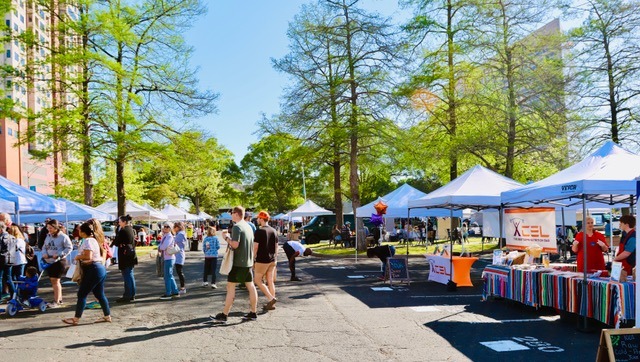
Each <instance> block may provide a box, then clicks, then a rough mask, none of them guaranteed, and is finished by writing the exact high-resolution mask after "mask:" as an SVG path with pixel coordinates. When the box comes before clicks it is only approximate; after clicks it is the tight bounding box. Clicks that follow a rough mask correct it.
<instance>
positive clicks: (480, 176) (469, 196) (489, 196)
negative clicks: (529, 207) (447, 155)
mask: <svg viewBox="0 0 640 362" xmlns="http://www.w3.org/2000/svg"><path fill="white" fill-rule="evenodd" d="M520 186H522V184H521V183H519V182H517V181H514V180H512V179H510V178H508V177H505V176H502V175H500V174H498V173H495V172H493V171H491V170H489V169H487V168H485V167H482V166H480V165H476V166H474V167H472V168H470V169H468V170H467V171H465V172H464V173H463V174H462V175H460V176H458V177H457V178H456V179H455V180H452V181H451V182H449V183H448V184H446V185H444V186H442V187H440V188H439V189H437V190H435V191H433V192H430V193H429V194H428V195H426V196H424V197H422V198H420V199H417V200H412V201H409V208H420V207H424V208H436V207H437V208H448V209H449V210H451V213H453V210H461V209H466V208H471V209H476V210H481V209H488V208H500V207H501V202H500V194H501V193H502V192H504V191H507V190H512V189H514V188H517V187H520ZM451 230H452V231H453V218H452V224H451ZM450 239H451V244H450V248H451V252H450V253H449V255H450V258H449V259H450V260H449V263H450V270H453V266H452V264H453V237H451V238H450ZM449 283H450V285H455V284H453V280H450V281H449Z"/></svg>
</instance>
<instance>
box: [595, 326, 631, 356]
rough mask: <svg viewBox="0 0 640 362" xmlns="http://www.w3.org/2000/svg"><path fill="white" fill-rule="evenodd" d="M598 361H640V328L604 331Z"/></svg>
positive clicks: (601, 336) (601, 335)
mask: <svg viewBox="0 0 640 362" xmlns="http://www.w3.org/2000/svg"><path fill="white" fill-rule="evenodd" d="M596 361H598V362H601V361H602V362H604V361H611V362H613V361H618V362H622V361H640V328H625V329H603V330H602V333H601V334H600V346H599V347H598V356H597V357H596Z"/></svg>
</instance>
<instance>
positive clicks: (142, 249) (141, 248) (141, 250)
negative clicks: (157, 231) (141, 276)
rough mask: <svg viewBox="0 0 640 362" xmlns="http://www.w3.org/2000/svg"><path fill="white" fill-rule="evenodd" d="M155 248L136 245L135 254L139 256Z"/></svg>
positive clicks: (147, 253) (145, 254)
mask: <svg viewBox="0 0 640 362" xmlns="http://www.w3.org/2000/svg"><path fill="white" fill-rule="evenodd" d="M157 249H158V247H157V246H136V255H137V256H138V258H141V257H143V256H147V255H149V254H151V253H152V252H155V251H156V250H157Z"/></svg>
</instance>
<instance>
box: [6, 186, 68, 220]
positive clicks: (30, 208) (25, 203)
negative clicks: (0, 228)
mask: <svg viewBox="0 0 640 362" xmlns="http://www.w3.org/2000/svg"><path fill="white" fill-rule="evenodd" d="M0 199H2V200H5V201H9V202H13V203H14V205H15V215H16V223H18V224H19V223H20V222H21V220H20V215H22V214H34V213H46V212H55V213H64V212H65V211H66V209H67V208H66V206H65V204H64V202H62V201H58V200H56V199H52V198H50V197H47V196H45V195H43V194H40V193H37V192H35V191H31V190H29V189H28V188H26V187H24V186H20V185H18V184H17V183H15V182H13V181H10V180H8V179H7V178H5V177H2V176H0Z"/></svg>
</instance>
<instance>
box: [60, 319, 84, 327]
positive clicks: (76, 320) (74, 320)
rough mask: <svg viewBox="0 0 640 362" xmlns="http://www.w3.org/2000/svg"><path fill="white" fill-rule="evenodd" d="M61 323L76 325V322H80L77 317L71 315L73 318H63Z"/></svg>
mask: <svg viewBox="0 0 640 362" xmlns="http://www.w3.org/2000/svg"><path fill="white" fill-rule="evenodd" d="M62 322H63V323H66V324H69V325H72V326H77V325H78V323H79V322H80V319H79V318H76V317H73V318H65V319H63V320H62Z"/></svg>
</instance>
